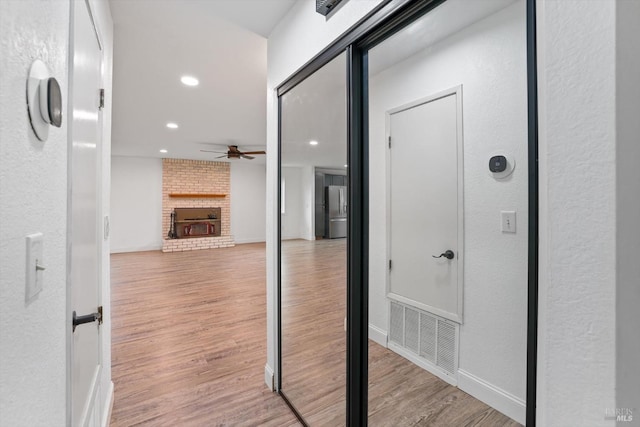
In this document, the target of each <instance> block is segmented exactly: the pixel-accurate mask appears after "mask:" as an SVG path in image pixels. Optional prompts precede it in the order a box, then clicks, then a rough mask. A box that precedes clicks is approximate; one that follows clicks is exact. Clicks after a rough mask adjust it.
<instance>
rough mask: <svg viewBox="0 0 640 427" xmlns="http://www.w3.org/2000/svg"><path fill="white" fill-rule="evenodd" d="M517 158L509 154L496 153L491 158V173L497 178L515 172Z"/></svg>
mask: <svg viewBox="0 0 640 427" xmlns="http://www.w3.org/2000/svg"><path fill="white" fill-rule="evenodd" d="M515 167H516V160H515V159H514V158H513V156H511V155H508V154H504V153H502V154H495V155H493V156H491V157H490V158H489V173H490V174H491V176H493V177H494V178H495V179H504V178H506V177H508V176H509V175H511V174H512V173H513V170H514V169H515Z"/></svg>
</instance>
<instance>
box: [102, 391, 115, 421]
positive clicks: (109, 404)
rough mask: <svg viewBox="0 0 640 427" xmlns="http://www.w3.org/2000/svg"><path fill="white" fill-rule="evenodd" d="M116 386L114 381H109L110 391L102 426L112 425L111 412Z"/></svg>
mask: <svg viewBox="0 0 640 427" xmlns="http://www.w3.org/2000/svg"><path fill="white" fill-rule="evenodd" d="M114 392H115V390H114V388H113V381H109V391H108V393H107V394H108V396H107V400H106V401H105V405H104V407H105V408H106V410H105V411H104V415H103V416H102V427H109V425H111V413H112V412H113V398H114V395H113V394H114Z"/></svg>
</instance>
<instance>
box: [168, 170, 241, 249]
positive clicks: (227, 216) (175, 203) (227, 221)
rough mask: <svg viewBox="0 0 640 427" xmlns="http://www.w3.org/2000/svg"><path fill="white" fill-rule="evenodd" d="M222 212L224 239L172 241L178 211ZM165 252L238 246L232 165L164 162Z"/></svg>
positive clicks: (222, 235)
mask: <svg viewBox="0 0 640 427" xmlns="http://www.w3.org/2000/svg"><path fill="white" fill-rule="evenodd" d="M172 193H174V194H176V193H177V194H225V197H221V198H201V197H189V198H174V197H169V194H172ZM208 207H219V208H221V216H222V222H221V228H222V230H221V236H220V237H201V238H192V239H168V238H167V234H168V233H169V228H170V226H171V224H170V223H171V219H170V215H171V212H172V211H173V209H175V208H208ZM162 238H163V245H162V251H163V252H175V251H185V250H195V249H209V248H219V247H229V246H234V242H233V236H231V167H230V164H229V163H228V162H209V161H205V160H182V159H162Z"/></svg>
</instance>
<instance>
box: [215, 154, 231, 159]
mask: <svg viewBox="0 0 640 427" xmlns="http://www.w3.org/2000/svg"><path fill="white" fill-rule="evenodd" d="M225 157H226V158H228V157H229V156H227V155H226V154H223V155H222V156H218V157H214V159H222V158H225Z"/></svg>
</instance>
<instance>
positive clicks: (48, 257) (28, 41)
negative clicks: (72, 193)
mask: <svg viewBox="0 0 640 427" xmlns="http://www.w3.org/2000/svg"><path fill="white" fill-rule="evenodd" d="M68 37H69V2H68V1H59V0H20V1H4V0H3V1H0V52H1V53H0V93H1V94H2V95H1V96H0V218H2V220H1V221H0V425H3V426H34V427H35V426H63V425H65V423H66V399H65V396H66V356H65V355H66V348H67V341H66V335H65V332H66V330H67V328H66V255H65V254H66V222H67V219H66V214H67V129H68V116H66V115H65V117H64V119H63V124H62V128H60V129H58V128H51V130H50V133H49V139H48V141H47V142H44V143H43V142H40V141H39V140H37V138H36V137H35V135H34V134H33V131H32V130H31V128H30V125H29V121H28V117H27V112H26V105H25V85H26V77H27V74H28V72H29V67H30V65H31V63H32V62H33V60H35V59H41V60H43V61H44V62H45V63H46V64H47V65H48V67H49V70H50V71H51V73H52V75H53V76H54V77H56V79H57V80H58V82H59V83H60V86H61V88H62V94H63V102H64V108H63V111H64V112H65V114H66V112H67V109H66V103H67V98H68V96H67V95H68V92H67V76H68V69H67V60H68V58H67V49H68V43H69V40H68ZM36 232H42V233H43V234H44V262H43V264H44V266H45V267H46V268H47V269H46V271H45V272H44V285H43V290H42V292H41V293H40V294H39V295H38V296H37V297H36V298H35V299H34V300H32V301H25V236H26V235H27V234H31V233H36Z"/></svg>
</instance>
